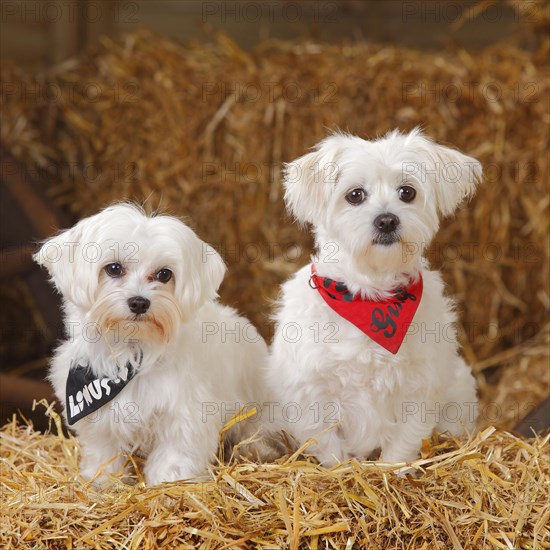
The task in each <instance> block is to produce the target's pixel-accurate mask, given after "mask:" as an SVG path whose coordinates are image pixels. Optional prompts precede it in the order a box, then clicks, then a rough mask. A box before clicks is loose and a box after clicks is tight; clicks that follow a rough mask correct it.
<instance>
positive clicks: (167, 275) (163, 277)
mask: <svg viewBox="0 0 550 550" xmlns="http://www.w3.org/2000/svg"><path fill="white" fill-rule="evenodd" d="M171 278H172V272H171V271H170V270H169V269H166V268H165V267H164V268H162V269H159V270H158V271H157V272H156V273H155V279H156V280H157V281H159V282H161V283H164V284H166V283H167V282H168V281H169V280H170V279H171Z"/></svg>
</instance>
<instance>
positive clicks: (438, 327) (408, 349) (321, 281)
mask: <svg viewBox="0 0 550 550" xmlns="http://www.w3.org/2000/svg"><path fill="white" fill-rule="evenodd" d="M481 173H482V170H481V165H480V163H479V162H478V161H477V160H475V159H473V158H470V157H467V156H465V155H463V154H461V153H459V152H458V151H455V150H453V149H449V148H447V147H443V146H441V145H437V144H435V143H434V142H432V141H430V140H429V139H428V138H427V137H425V136H424V135H422V133H421V132H420V131H419V130H414V131H412V132H411V133H409V134H407V135H402V134H400V133H399V132H397V131H393V132H391V133H389V134H387V135H386V136H385V137H384V138H382V139H377V140H375V141H365V140H363V139H360V138H358V137H354V136H350V135H341V134H336V135H332V136H331V137H328V138H326V139H325V140H323V141H322V142H321V143H319V144H318V145H317V146H316V147H315V149H314V151H313V152H311V153H309V154H306V155H305V156H303V157H301V158H299V159H297V160H296V161H294V162H292V163H290V164H289V165H287V166H286V172H285V181H284V185H285V200H286V203H287V206H288V208H289V209H290V211H291V212H292V213H293V214H294V215H295V217H296V218H297V220H298V221H299V222H301V223H309V224H311V225H312V227H313V231H314V235H315V243H316V248H317V255H316V256H315V257H313V258H312V264H311V265H307V266H305V267H304V268H302V269H300V270H299V271H298V272H297V273H296V274H295V275H294V276H293V277H292V278H291V279H290V280H289V281H287V282H286V283H285V284H284V285H283V287H282V296H281V300H280V305H279V309H278V312H277V314H276V322H277V330H276V334H275V338H274V342H273V346H272V350H271V354H270V363H269V370H268V378H269V383H270V386H271V391H272V396H274V397H275V402H276V403H277V406H278V407H279V411H280V412H282V415H281V414H280V415H279V418H280V417H281V416H282V417H283V418H282V420H283V422H284V428H285V429H286V430H287V431H288V432H290V434H291V435H293V436H294V437H295V438H296V440H297V441H298V442H299V443H300V444H302V443H304V442H305V441H307V440H308V439H310V438H312V439H313V441H314V442H315V443H314V444H312V445H311V447H309V451H310V452H312V453H313V454H314V455H315V456H316V457H317V458H318V459H319V461H320V462H321V463H322V464H324V465H332V464H335V463H337V462H339V461H343V460H346V459H348V458H350V457H368V456H369V455H370V454H371V453H372V452H373V451H375V450H376V449H381V460H383V461H387V462H407V461H411V460H413V459H415V458H416V457H417V456H418V453H419V450H420V446H421V441H422V439H423V438H426V437H428V436H429V435H430V434H431V432H432V429H433V428H437V429H438V430H440V431H449V432H450V433H452V434H455V435H458V434H461V433H463V432H464V430H471V429H472V428H473V427H474V423H475V417H476V411H477V398H476V387H475V381H474V378H473V376H472V374H471V370H470V368H469V367H468V366H467V365H466V363H465V362H464V361H463V359H462V358H461V357H460V356H459V354H458V345H457V335H456V330H455V328H454V323H455V319H456V316H455V313H454V307H453V302H452V301H451V300H450V299H449V298H446V297H445V296H444V288H443V283H442V280H441V276H440V274H439V273H438V272H435V271H430V270H429V268H428V265H427V262H426V260H425V259H424V258H423V257H422V253H423V251H424V250H425V248H426V247H427V245H428V244H429V242H430V241H431V239H432V237H433V236H434V235H435V233H436V231H437V229H438V227H439V218H440V216H447V215H450V214H451V213H453V212H454V210H455V209H456V207H457V206H458V204H459V203H460V202H461V201H462V200H463V199H464V198H466V197H467V196H469V195H471V194H472V193H473V192H474V189H475V186H476V184H477V183H478V182H479V181H480V178H481Z"/></svg>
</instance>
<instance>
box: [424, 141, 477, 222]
mask: <svg viewBox="0 0 550 550" xmlns="http://www.w3.org/2000/svg"><path fill="white" fill-rule="evenodd" d="M435 150H436V155H437V161H438V162H437V163H436V167H435V169H436V172H435V174H436V175H438V176H439V177H438V178H437V179H436V181H435V193H436V197H437V206H438V208H439V211H440V212H441V214H442V215H443V216H450V215H451V214H452V213H453V212H454V211H455V210H456V208H457V206H458V205H459V204H460V203H461V202H462V201H463V200H464V199H467V198H469V197H472V196H473V194H474V193H475V190H476V187H477V185H478V184H479V183H480V182H481V178H482V174H483V169H482V167H481V163H480V162H479V161H478V160H476V159H475V158H473V157H469V156H467V155H464V154H463V153H461V152H460V151H456V150H455V149H450V148H449V147H444V146H443V145H436V146H435Z"/></svg>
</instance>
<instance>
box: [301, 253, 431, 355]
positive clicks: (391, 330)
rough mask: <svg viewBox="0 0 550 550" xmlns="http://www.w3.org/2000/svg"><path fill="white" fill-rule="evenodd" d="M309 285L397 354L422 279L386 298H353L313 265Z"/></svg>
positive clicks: (369, 335) (329, 303) (408, 325)
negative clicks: (321, 274)
mask: <svg viewBox="0 0 550 550" xmlns="http://www.w3.org/2000/svg"><path fill="white" fill-rule="evenodd" d="M309 286H310V288H312V289H314V290H317V291H318V292H319V294H320V295H321V297H322V298H323V299H324V300H325V302H326V303H327V304H328V306H329V307H330V308H331V309H333V310H334V311H335V312H336V313H338V315H340V316H341V317H343V318H344V319H345V320H346V321H348V322H350V323H352V324H353V325H355V326H356V327H357V328H358V329H359V330H361V331H362V332H364V333H365V334H366V335H367V336H368V337H369V338H371V339H372V340H374V341H375V342H376V343H377V344H379V345H380V346H382V347H383V348H384V349H386V350H388V351H389V352H391V353H393V354H396V353H397V352H398V351H399V348H400V347H401V344H402V343H403V341H404V339H405V336H406V334H407V331H408V329H409V327H410V325H411V323H412V320H413V318H414V315H415V313H416V310H417V309H418V305H419V304H420V300H421V298H422V290H423V280H422V275H419V277H418V280H416V281H411V282H410V283H409V285H407V286H399V287H397V288H396V289H394V290H393V292H392V296H390V297H389V298H387V299H384V300H368V299H365V298H362V297H361V296H360V295H359V294H356V295H355V296H354V295H353V294H352V293H351V292H350V290H349V289H348V288H347V286H346V285H345V284H344V283H342V282H338V281H335V280H333V279H330V278H329V277H320V276H319V275H317V273H316V271H315V266H314V265H313V264H311V276H310V278H309Z"/></svg>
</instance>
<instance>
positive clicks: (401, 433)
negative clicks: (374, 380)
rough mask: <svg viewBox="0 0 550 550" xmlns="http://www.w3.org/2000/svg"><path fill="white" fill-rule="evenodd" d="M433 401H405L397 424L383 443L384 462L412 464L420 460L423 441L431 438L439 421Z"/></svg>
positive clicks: (382, 456)
mask: <svg viewBox="0 0 550 550" xmlns="http://www.w3.org/2000/svg"><path fill="white" fill-rule="evenodd" d="M434 411H436V404H435V402H432V401H425V400H424V401H420V400H418V399H416V400H412V399H411V400H410V401H404V402H403V404H402V410H401V412H400V413H398V414H397V415H396V416H397V418H396V423H395V424H394V425H393V426H392V428H391V429H390V430H389V431H388V436H387V437H386V438H385V441H384V442H383V443H382V454H381V456H380V460H381V461H382V462H411V461H413V460H415V459H417V458H418V456H419V454H420V449H421V447H422V440H423V439H426V438H427V437H430V435H431V433H432V430H433V429H434V428H435V426H436V423H437V420H436V417H435V412H434Z"/></svg>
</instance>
